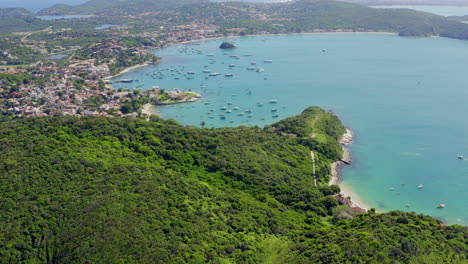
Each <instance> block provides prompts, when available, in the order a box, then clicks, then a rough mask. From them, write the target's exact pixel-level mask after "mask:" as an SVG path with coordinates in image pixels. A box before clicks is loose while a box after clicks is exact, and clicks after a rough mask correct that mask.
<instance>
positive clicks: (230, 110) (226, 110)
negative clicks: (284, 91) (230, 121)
mask: <svg viewBox="0 0 468 264" xmlns="http://www.w3.org/2000/svg"><path fill="white" fill-rule="evenodd" d="M277 102H278V101H277V100H270V101H268V103H269V104H276V103H277ZM205 104H206V105H207V104H209V102H205ZM232 104H233V103H232V102H227V105H228V106H223V107H221V108H220V109H219V110H220V111H221V113H219V118H220V119H221V120H226V119H227V117H228V116H230V115H231V114H235V115H237V116H246V117H248V118H250V117H253V116H254V115H253V111H252V110H250V109H246V110H244V111H241V110H240V107H238V106H234V107H231V105H232ZM263 105H264V104H263V103H260V102H259V103H257V107H262V106H263ZM276 111H277V109H276V108H272V109H271V112H272V113H276ZM213 112H215V110H214V109H211V110H210V111H209V112H207V114H208V115H210V116H209V117H208V118H210V119H213V118H214V116H213V115H212V114H213ZM272 117H273V118H276V117H279V115H278V114H274V115H272Z"/></svg>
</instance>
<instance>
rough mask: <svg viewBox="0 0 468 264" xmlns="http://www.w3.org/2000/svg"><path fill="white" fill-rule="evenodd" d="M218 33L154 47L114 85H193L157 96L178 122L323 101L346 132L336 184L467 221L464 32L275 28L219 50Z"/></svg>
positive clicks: (293, 110) (374, 201)
mask: <svg viewBox="0 0 468 264" xmlns="http://www.w3.org/2000/svg"><path fill="white" fill-rule="evenodd" d="M222 41H223V40H209V41H204V42H199V43H193V44H185V45H177V46H170V47H167V48H164V49H160V50H155V54H156V55H158V56H160V57H162V58H163V61H162V63H160V64H158V65H154V66H148V67H145V68H140V69H138V70H135V71H133V72H130V73H127V74H125V75H124V76H120V77H118V78H119V79H120V78H129V79H138V80H139V81H138V82H133V83H130V84H122V83H120V84H114V88H119V87H127V88H132V87H136V86H140V87H142V88H143V89H147V88H150V87H152V86H154V85H157V86H160V87H161V88H164V89H172V88H180V89H184V90H189V89H191V90H193V91H195V92H198V93H201V94H202V95H203V98H202V99H201V100H199V101H198V102H195V103H189V104H178V105H172V106H164V107H157V109H156V110H157V111H159V112H160V113H161V115H162V116H163V117H165V118H174V119H176V120H178V121H179V122H180V123H182V124H185V125H196V126H199V125H200V122H201V121H205V122H206V126H207V127H212V126H214V127H222V126H239V125H258V126H263V125H266V124H270V123H273V122H275V121H277V120H279V119H282V118H286V117H289V116H292V115H296V114H299V113H300V112H301V111H302V110H304V109H305V108H306V107H308V106H313V105H317V106H320V107H323V108H325V109H328V110H332V111H333V112H335V113H336V114H337V115H338V116H339V117H340V119H341V120H342V121H343V122H344V124H345V125H346V126H348V127H349V128H351V129H352V130H354V131H355V132H356V134H357V138H356V141H355V143H354V144H353V145H352V146H351V150H352V155H353V160H354V162H353V165H352V166H348V167H346V168H345V170H344V175H343V178H344V183H345V184H346V185H348V186H350V188H351V189H352V190H353V191H354V192H356V193H358V194H359V196H360V197H361V199H362V200H364V201H365V202H366V203H367V204H368V205H369V206H371V207H375V208H377V209H378V210H380V211H388V210H405V211H415V212H418V213H424V214H429V215H432V216H435V217H438V218H441V219H444V220H446V221H448V222H449V223H460V224H468V207H467V205H466V202H467V201H468V160H467V161H465V160H459V159H457V156H458V155H464V156H466V157H468V116H467V113H468V81H467V76H468V67H467V65H468V64H467V63H468V41H460V40H452V39H444V38H403V37H398V36H396V35H383V34H315V35H314V34H311V35H281V36H259V37H243V38H232V39H229V41H233V42H234V43H235V45H236V46H238V48H237V49H235V50H229V51H226V50H221V49H219V48H218V46H219V45H220V44H221V42H222ZM197 50H198V51H197ZM234 55H237V56H234ZM268 60H271V62H270V63H269V62H266V63H265V62H264V61H268ZM254 62H256V64H253V63H254ZM249 67H254V68H255V69H258V68H262V69H263V71H260V72H257V71H256V70H253V69H250V70H249V69H247V68H249ZM203 71H210V73H213V72H217V73H220V74H219V75H217V76H209V74H210V73H203ZM189 72H190V73H189ZM192 73H193V74H192ZM228 73H232V75H233V76H232V77H226V76H225V74H228ZM176 78H178V79H176ZM270 100H277V103H269V101H270ZM222 107H226V108H228V109H230V110H231V113H226V110H221V108H222ZM273 108H275V109H276V111H273V112H272V109H273ZM248 110H249V111H248ZM240 113H243V114H242V115H241V114H240ZM221 114H223V116H225V117H226V119H224V120H223V119H221V116H220V115H221ZM249 115H251V116H250V117H249ZM276 115H278V117H273V116H276ZM403 183H405V184H403ZM419 184H423V185H424V187H423V188H421V189H419V188H418V185H419ZM392 188H393V189H392ZM406 204H409V205H410V206H409V207H407V206H406ZM439 204H446V207H445V208H443V209H440V208H436V207H437V205H439Z"/></svg>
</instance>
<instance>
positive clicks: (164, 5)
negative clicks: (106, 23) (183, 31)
mask: <svg viewBox="0 0 468 264" xmlns="http://www.w3.org/2000/svg"><path fill="white" fill-rule="evenodd" d="M204 2H209V0H171V1H168V0H90V1H88V2H86V3H84V4H82V5H78V6H69V5H63V4H60V5H54V6H52V7H51V8H46V9H43V10H41V11H39V12H38V14H40V15H65V14H102V12H106V11H110V10H112V13H113V14H116V13H119V14H137V13H142V12H149V11H156V10H164V9H169V8H175V7H178V6H180V5H184V4H190V3H204Z"/></svg>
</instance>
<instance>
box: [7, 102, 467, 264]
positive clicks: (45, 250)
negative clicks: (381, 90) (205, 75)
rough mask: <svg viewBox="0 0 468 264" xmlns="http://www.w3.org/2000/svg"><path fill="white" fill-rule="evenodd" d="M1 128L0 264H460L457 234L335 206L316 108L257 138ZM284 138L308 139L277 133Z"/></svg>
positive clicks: (139, 125) (237, 133)
mask: <svg viewBox="0 0 468 264" xmlns="http://www.w3.org/2000/svg"><path fill="white" fill-rule="evenodd" d="M0 121H1V122H0V141H1V142H0V148H1V153H2V159H0V212H1V213H0V230H1V231H0V262H1V263H466V261H467V260H466V258H467V255H468V246H467V243H468V232H467V231H466V229H465V228H464V227H461V226H448V227H447V226H441V225H439V223H438V221H437V220H435V219H433V218H431V217H428V216H422V215H416V214H411V213H403V212H392V213H388V214H376V213H375V212H374V211H372V210H371V211H370V212H369V213H367V214H362V215H357V216H355V217H354V218H353V216H352V213H351V212H350V211H349V210H348V209H346V208H345V207H341V206H338V203H337V201H336V200H335V199H334V198H333V197H332V196H331V195H332V194H334V193H336V192H339V187H338V186H328V185H327V182H328V178H329V175H328V170H327V169H328V167H327V166H329V163H330V162H331V161H333V159H336V155H338V156H339V155H341V154H340V153H337V154H336V155H329V153H328V151H329V149H334V148H339V145H338V143H337V142H336V138H337V136H338V135H339V134H340V133H341V132H342V131H343V129H344V128H343V126H342V125H341V123H340V122H339V120H338V119H337V118H336V117H334V116H333V115H332V114H331V113H326V112H324V111H323V110H321V109H319V108H309V109H307V110H306V111H305V112H304V113H303V114H302V115H300V116H298V117H293V118H291V119H289V120H286V121H283V122H279V123H278V124H276V125H272V126H269V127H266V128H265V129H262V128H259V127H237V128H222V129H201V128H196V127H184V126H181V125H179V124H177V123H176V122H175V121H174V120H162V119H160V118H158V117H156V116H152V117H151V118H150V120H149V121H146V120H143V119H130V118H101V117H82V118H79V117H66V116H62V117H48V118H18V117H16V118H15V117H2V118H1V119H0ZM293 124H294V125H296V126H302V124H306V126H308V127H306V128H304V129H301V128H298V129H297V130H295V131H296V132H298V131H304V135H302V134H298V135H297V136H294V135H292V134H291V133H286V132H294V131H293V130H290V128H288V127H287V126H288V125H293ZM309 132H312V133H314V134H315V135H316V136H315V137H314V138H317V140H307V139H308V138H310V136H311V135H309ZM318 144H322V145H326V146H328V147H323V148H321V147H317V146H318ZM311 150H314V151H315V152H316V153H317V154H318V157H319V159H320V160H321V161H322V165H321V166H323V167H322V168H323V169H320V170H318V172H317V175H316V177H317V178H318V186H314V181H313V175H312V161H311V158H310V151H311Z"/></svg>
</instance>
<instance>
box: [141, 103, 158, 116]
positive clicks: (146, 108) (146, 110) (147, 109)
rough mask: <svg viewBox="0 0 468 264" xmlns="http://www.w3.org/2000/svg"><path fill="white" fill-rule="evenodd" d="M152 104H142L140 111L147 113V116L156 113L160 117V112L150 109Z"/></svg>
mask: <svg viewBox="0 0 468 264" xmlns="http://www.w3.org/2000/svg"><path fill="white" fill-rule="evenodd" d="M154 106H155V105H154V104H152V103H147V104H145V105H143V107H142V108H141V113H142V114H145V115H147V116H148V117H150V116H151V115H157V116H159V117H160V116H161V115H160V113H158V112H153V111H151V109H152V108H153V107H154Z"/></svg>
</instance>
